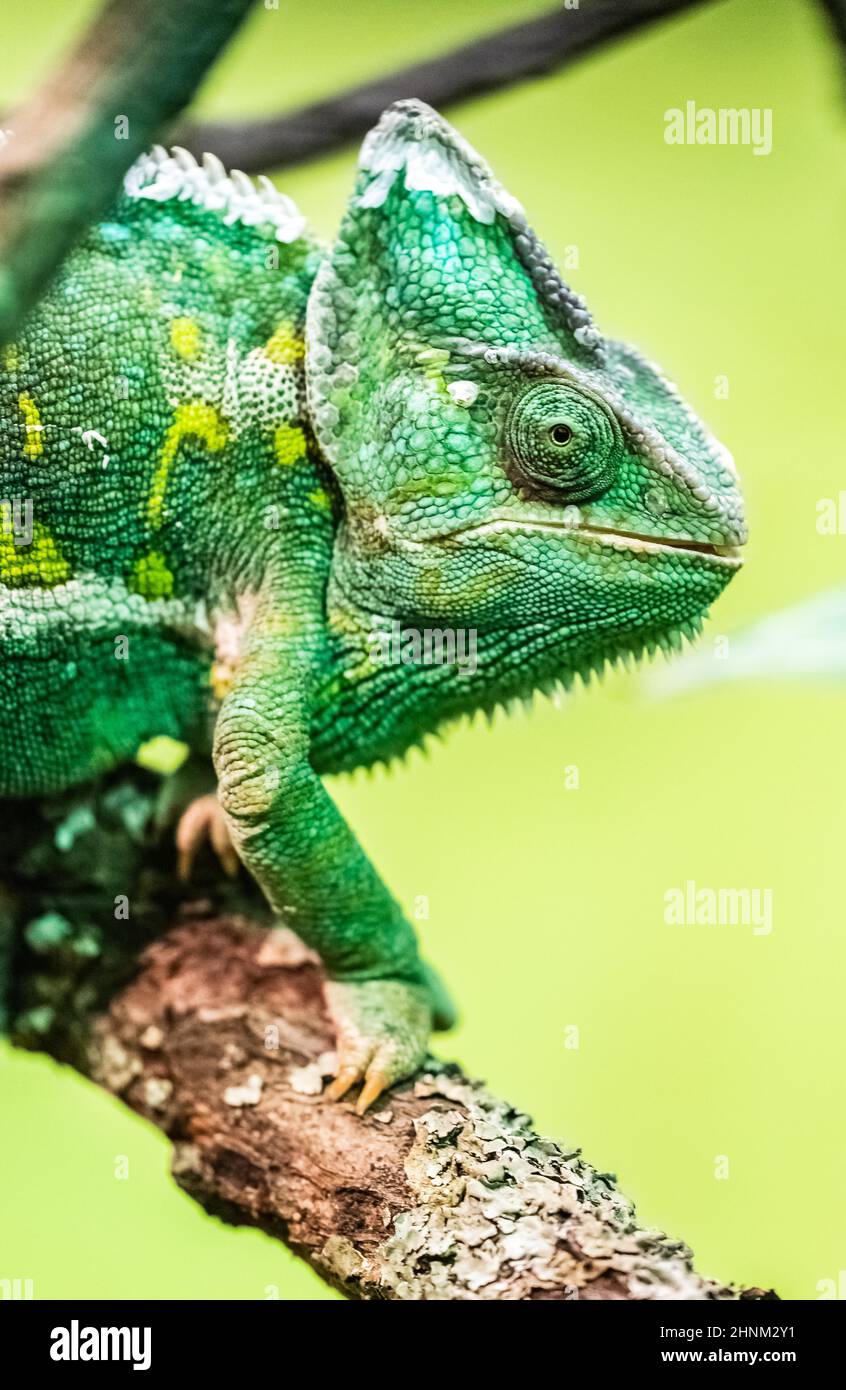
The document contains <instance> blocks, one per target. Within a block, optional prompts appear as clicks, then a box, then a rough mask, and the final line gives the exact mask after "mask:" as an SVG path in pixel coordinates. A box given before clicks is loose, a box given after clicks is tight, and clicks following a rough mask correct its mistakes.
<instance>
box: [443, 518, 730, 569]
mask: <svg viewBox="0 0 846 1390" xmlns="http://www.w3.org/2000/svg"><path fill="white" fill-rule="evenodd" d="M508 531H510V532H512V533H518V534H519V533H521V532H526V531H548V532H550V533H552V532H554V533H555V534H556V535H561V533H562V532H564V533H565V534H566V535H570V536H573V537H574V539H578V540H584V541H598V542H599V543H600V544H601V545H608V546H611V547H613V548H614V549H615V550H628V551H633V552H635V553H639V554H644V555H672V554H682V555H702V556H705V557H706V558H707V559H709V560H713V561H716V562H717V564H718V565H725V566H727V567H729V568H732V569H737V568H739V566H740V565H742V564H743V556H742V555H741V553H740V548H739V547H738V546H736V545H719V544H717V543H715V542H712V541H696V540H693V539H692V538H689V537H687V536H646V535H643V534H642V532H639V531H618V530H615V529H614V527H612V526H591V525H589V524H587V523H584V522H577V523H574V522H568V521H563V520H562V521H552V520H549V519H545V520H540V519H532V520H529V519H525V518H521V519H520V520H519V521H516V520H511V519H510V518H509V519H507V520H506V519H505V518H500V519H499V520H497V521H488V522H482V524H481V525H480V526H470V527H467V528H466V529H465V531H464V532H463V534H464V535H476V536H478V535H483V534H485V533H487V534H489V535H496V534H497V533H499V534H501V533H502V532H508ZM457 534H461V533H458V532H454V533H453V535H457Z"/></svg>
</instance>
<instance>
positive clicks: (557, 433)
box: [549, 425, 573, 445]
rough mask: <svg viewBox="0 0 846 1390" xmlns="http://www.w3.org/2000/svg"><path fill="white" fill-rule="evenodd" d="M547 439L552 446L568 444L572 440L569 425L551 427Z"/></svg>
mask: <svg viewBox="0 0 846 1390" xmlns="http://www.w3.org/2000/svg"><path fill="white" fill-rule="evenodd" d="M549 437H550V439H551V440H552V442H553V444H561V445H564V444H569V443H570V440H571V439H572V438H573V431H572V430H571V429H570V426H569V425H553V426H552V429H551V430H550V431H549Z"/></svg>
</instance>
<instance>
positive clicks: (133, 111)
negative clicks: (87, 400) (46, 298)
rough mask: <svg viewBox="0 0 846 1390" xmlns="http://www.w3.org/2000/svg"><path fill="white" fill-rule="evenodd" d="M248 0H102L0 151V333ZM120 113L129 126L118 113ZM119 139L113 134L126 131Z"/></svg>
mask: <svg viewBox="0 0 846 1390" xmlns="http://www.w3.org/2000/svg"><path fill="white" fill-rule="evenodd" d="M249 5H250V0H214V3H213V4H209V3H208V0H110V3H108V4H107V5H106V7H105V9H104V10H103V11H102V13H101V14H100V15H99V17H98V18H97V20H96V21H95V23H94V25H93V26H92V28H91V29H90V30H89V32H88V33H87V34H86V36H85V38H84V39H83V41H82V43H81V45H80V46H79V48H78V49H77V50H76V52H75V53H73V54H72V55H71V57H70V58H68V59H67V60H66V62H65V63H64V64H63V66H62V67H61V68H60V70H59V71H58V72H57V73H55V74H53V76H52V77H51V78H50V79H49V80H48V82H47V83H46V84H45V85H44V87H43V88H42V89H41V90H40V91H38V92H37V93H36V94H35V96H34V97H33V98H32V99H31V100H30V101H29V102H28V103H27V105H26V106H25V107H24V108H23V110H21V111H20V112H18V113H17V114H16V116H15V117H14V120H13V122H12V126H13V136H12V138H11V139H10V140H9V141H8V143H7V144H6V145H5V146H4V148H3V150H2V151H0V342H2V341H4V340H7V339H8V338H10V337H11V336H12V334H13V333H14V332H15V329H16V327H17V325H18V323H19V322H20V319H21V318H22V317H23V315H24V314H25V313H26V311H27V310H28V309H29V308H30V307H31V306H32V304H33V303H34V302H35V301H36V299H37V298H38V295H39V293H40V292H41V290H42V289H43V288H44V286H45V284H46V282H47V281H48V280H49V278H50V276H51V275H52V274H53V273H54V272H55V270H56V269H57V268H58V266H59V265H60V263H61V261H62V259H63V257H64V256H65V254H66V252H67V251H68V249H69V247H70V246H71V245H72V243H73V242H74V240H75V239H76V238H77V236H78V235H79V234H80V233H81V232H82V231H83V230H84V229H85V227H87V226H88V225H89V224H90V223H91V222H94V221H96V219H97V218H98V217H99V216H100V214H101V213H102V212H103V211H104V209H105V208H106V207H107V206H108V204H109V202H110V201H111V199H112V198H113V197H114V193H115V189H116V188H117V186H118V184H119V182H120V180H121V177H122V176H123V174H124V173H125V171H126V169H127V168H128V167H129V165H130V164H131V163H132V161H133V160H134V159H135V158H136V157H137V155H139V154H140V153H142V151H143V150H145V149H146V148H148V147H149V145H150V144H151V143H152V142H153V141H154V140H155V138H156V136H157V134H158V133H159V131H160V130H161V128H162V127H163V126H164V125H166V124H167V123H168V122H170V121H172V120H173V119H174V118H175V117H176V116H177V115H178V114H179V112H180V111H181V110H182V108H183V107H184V106H185V105H186V103H187V102H189V101H190V100H191V98H192V97H193V95H194V93H195V91H196V89H197V87H198V85H199V83H200V81H201V79H202V78H203V77H204V75H205V73H206V71H207V70H208V68H209V67H210V66H211V64H212V63H213V62H214V60H215V58H216V57H217V55H218V54H219V53H220V51H221V49H222V48H223V47H224V45H225V44H226V43H227V42H228V40H229V39H230V38H231V36H232V34H233V33H234V32H235V30H236V29H237V27H238V25H239V24H240V22H241V20H242V19H243V17H244V15H245V14H246V11H247V9H248V8H249ZM120 118H125V119H126V126H125V128H123V127H117V126H116V121H117V120H120ZM124 133H125V135H126V138H116V135H123V134H124Z"/></svg>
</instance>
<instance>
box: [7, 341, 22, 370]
mask: <svg viewBox="0 0 846 1390" xmlns="http://www.w3.org/2000/svg"><path fill="white" fill-rule="evenodd" d="M3 366H4V367H5V368H6V371H7V372H16V371H17V370H18V367H19V366H20V358H19V357H18V345H17V343H6V346H5V347H4V348H3Z"/></svg>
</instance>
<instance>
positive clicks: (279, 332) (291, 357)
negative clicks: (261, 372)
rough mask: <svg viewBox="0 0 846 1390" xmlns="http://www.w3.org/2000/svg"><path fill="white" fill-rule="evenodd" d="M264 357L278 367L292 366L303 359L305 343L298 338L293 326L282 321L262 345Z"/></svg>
mask: <svg viewBox="0 0 846 1390" xmlns="http://www.w3.org/2000/svg"><path fill="white" fill-rule="evenodd" d="M264 351H265V356H267V357H269V358H270V360H271V362H276V363H277V364H278V365H279V366H287V367H290V366H293V365H294V364H295V363H296V362H301V361H302V359H303V358H304V357H305V343H304V342H303V339H302V338H301V337H299V336H298V334H297V332H296V330H295V328H294V325H293V324H292V323H288V322H287V321H286V320H284V319H283V321H282V323H280V324H279V326H278V328H277V329H276V332H275V333H274V334H273V335H272V337H270V338H268V340H267V342H266V343H265V345H264Z"/></svg>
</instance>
